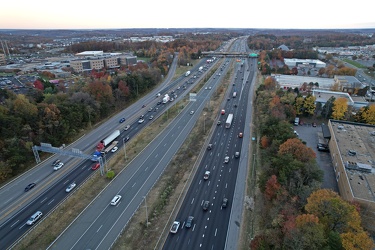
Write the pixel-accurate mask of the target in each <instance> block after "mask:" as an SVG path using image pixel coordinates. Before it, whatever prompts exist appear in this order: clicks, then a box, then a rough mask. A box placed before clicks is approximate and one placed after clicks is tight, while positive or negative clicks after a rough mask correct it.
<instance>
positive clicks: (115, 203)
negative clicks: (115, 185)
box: [111, 194, 121, 206]
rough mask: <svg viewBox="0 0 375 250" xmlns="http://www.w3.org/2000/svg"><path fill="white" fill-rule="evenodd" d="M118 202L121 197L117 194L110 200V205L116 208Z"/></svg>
mask: <svg viewBox="0 0 375 250" xmlns="http://www.w3.org/2000/svg"><path fill="white" fill-rule="evenodd" d="M120 200H121V195H119V194H117V195H115V197H113V199H112V200H111V205H112V206H116V205H117V204H118V203H119V201H120Z"/></svg>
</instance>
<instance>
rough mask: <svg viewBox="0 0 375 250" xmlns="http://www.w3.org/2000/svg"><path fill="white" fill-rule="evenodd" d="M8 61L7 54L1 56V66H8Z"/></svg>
mask: <svg viewBox="0 0 375 250" xmlns="http://www.w3.org/2000/svg"><path fill="white" fill-rule="evenodd" d="M6 64H7V61H6V58H5V54H0V65H6Z"/></svg>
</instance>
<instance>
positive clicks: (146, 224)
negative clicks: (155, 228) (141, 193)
mask: <svg viewBox="0 0 375 250" xmlns="http://www.w3.org/2000/svg"><path fill="white" fill-rule="evenodd" d="M146 197H147V196H145V206H146V227H148V213H147V199H146Z"/></svg>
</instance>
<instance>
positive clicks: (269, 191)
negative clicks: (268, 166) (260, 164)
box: [264, 175, 281, 200]
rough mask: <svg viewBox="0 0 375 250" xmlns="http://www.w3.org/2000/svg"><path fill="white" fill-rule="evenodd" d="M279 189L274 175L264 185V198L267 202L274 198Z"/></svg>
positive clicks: (279, 186)
mask: <svg viewBox="0 0 375 250" xmlns="http://www.w3.org/2000/svg"><path fill="white" fill-rule="evenodd" d="M280 188H281V185H280V183H279V182H278V181H277V177H276V175H272V176H271V177H270V178H269V179H268V181H267V183H266V190H265V191H264V194H265V196H266V198H267V199H269V200H272V199H274V198H276V196H277V194H278V192H279V191H280Z"/></svg>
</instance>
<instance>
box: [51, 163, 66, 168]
mask: <svg viewBox="0 0 375 250" xmlns="http://www.w3.org/2000/svg"><path fill="white" fill-rule="evenodd" d="M63 166H64V163H62V162H59V163H58V164H57V165H56V166H55V167H54V168H53V170H59V169H60V168H62V167H63Z"/></svg>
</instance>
